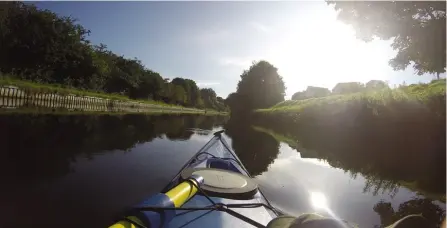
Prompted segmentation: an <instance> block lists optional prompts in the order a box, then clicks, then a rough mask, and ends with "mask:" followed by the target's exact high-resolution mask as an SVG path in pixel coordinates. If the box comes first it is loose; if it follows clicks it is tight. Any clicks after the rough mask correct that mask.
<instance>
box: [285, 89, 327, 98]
mask: <svg viewBox="0 0 447 228" xmlns="http://www.w3.org/2000/svg"><path fill="white" fill-rule="evenodd" d="M330 94H331V91H330V90H329V89H328V88H323V87H316V86H308V87H307V89H306V90H305V91H302V92H296V93H294V94H293V95H292V100H304V99H309V98H314V97H325V96H328V95H330Z"/></svg>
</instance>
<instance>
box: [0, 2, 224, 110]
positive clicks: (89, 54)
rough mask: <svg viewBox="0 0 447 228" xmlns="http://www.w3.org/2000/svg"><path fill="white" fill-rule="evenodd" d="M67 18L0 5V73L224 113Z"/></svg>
mask: <svg viewBox="0 0 447 228" xmlns="http://www.w3.org/2000/svg"><path fill="white" fill-rule="evenodd" d="M89 34H90V30H88V29H86V28H84V27H83V26H82V25H80V24H78V23H77V21H76V20H75V19H74V18H72V17H66V16H59V15H57V14H56V13H54V12H51V11H49V10H43V9H38V8H37V7H35V6H34V5H32V4H29V3H22V2H1V3H0V72H1V73H2V74H6V75H9V76H12V77H14V78H17V79H21V80H30V81H33V82H36V83H51V84H60V85H64V86H67V87H73V88H78V89H84V90H92V91H98V92H105V93H115V94H121V95H125V96H128V97H130V98H133V99H151V100H157V101H164V102H166V103H171V104H178V105H183V106H188V107H196V108H210V109H216V110H221V111H223V110H225V109H226V107H225V105H224V104H223V98H221V97H218V96H217V95H216V93H215V92H214V90H213V89H211V88H203V89H200V88H199V87H198V86H197V83H196V82H195V81H194V80H191V79H185V78H174V79H172V80H170V79H168V78H163V77H162V75H160V74H159V73H157V72H155V71H153V70H150V69H148V68H147V67H146V66H144V65H143V63H142V62H141V61H140V60H138V59H136V58H134V59H129V58H125V57H123V56H120V55H117V54H115V53H113V52H112V51H111V50H108V49H107V46H106V45H105V44H102V43H101V44H99V45H95V44H92V43H91V42H90V40H88V36H89Z"/></svg>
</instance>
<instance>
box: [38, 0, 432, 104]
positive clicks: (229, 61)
mask: <svg viewBox="0 0 447 228" xmlns="http://www.w3.org/2000/svg"><path fill="white" fill-rule="evenodd" d="M35 4H36V5H37V6H38V7H39V8H44V9H49V10H51V11H53V12H56V13H57V14H59V15H61V16H72V17H74V18H76V19H78V22H79V23H80V24H81V25H83V26H84V27H85V28H87V29H90V30H91V34H90V36H89V39H90V40H91V41H92V42H93V44H99V43H104V44H106V45H107V47H108V49H109V50H111V51H113V52H114V53H117V54H119V55H124V56H125V57H128V58H134V57H136V58H138V59H140V60H141V61H142V63H143V64H144V65H145V66H146V67H147V68H148V69H151V70H154V71H156V72H158V73H160V74H161V75H162V76H163V77H164V78H170V79H173V78H175V77H182V78H190V79H193V80H195V81H196V82H197V84H198V86H199V87H201V88H206V87H208V88H212V89H214V90H215V91H216V93H217V95H218V96H222V97H223V98H226V97H227V95H228V94H229V93H231V92H235V91H236V86H237V83H238V81H239V79H240V75H241V74H242V72H243V70H244V69H248V68H249V66H250V65H251V64H252V62H253V61H259V60H267V61H268V62H270V63H272V64H273V65H274V66H275V67H277V68H278V69H279V70H278V72H279V74H280V75H281V76H282V77H283V80H284V82H285V85H286V87H287V89H286V98H290V97H291V96H292V94H293V93H295V92H298V91H302V90H305V89H306V88H307V86H322V87H326V88H329V89H332V88H333V87H334V86H335V85H336V84H337V83H338V82H349V81H358V82H363V83H366V82H368V81H369V80H372V79H378V80H384V81H387V82H388V83H390V85H397V84H402V83H403V82H404V81H405V83H407V84H411V83H418V82H429V81H430V80H432V79H434V78H435V77H434V76H433V75H424V76H418V75H416V74H415V73H414V71H413V69H412V68H411V67H409V68H407V70H405V71H393V69H392V68H391V67H390V66H389V65H388V61H389V59H391V58H392V57H394V56H395V53H396V52H395V51H394V50H392V48H391V47H390V44H391V41H389V40H388V41H383V40H374V41H372V42H369V43H365V42H363V41H361V40H358V39H356V37H355V32H354V30H353V29H352V28H351V27H350V26H349V25H346V24H343V23H342V22H340V21H338V20H337V19H336V16H337V13H336V11H335V10H334V9H333V8H332V6H328V5H327V4H326V3H325V2H324V1H301V2H38V3H35Z"/></svg>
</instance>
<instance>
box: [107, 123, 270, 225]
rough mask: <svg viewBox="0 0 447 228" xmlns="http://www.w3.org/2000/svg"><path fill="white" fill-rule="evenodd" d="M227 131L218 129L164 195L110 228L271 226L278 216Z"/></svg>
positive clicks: (169, 185) (146, 203)
mask: <svg viewBox="0 0 447 228" xmlns="http://www.w3.org/2000/svg"><path fill="white" fill-rule="evenodd" d="M222 133H223V130H222V131H218V132H216V133H214V137H213V138H212V139H211V140H210V141H209V142H208V143H206V144H205V146H203V147H202V148H201V149H200V150H199V151H198V152H197V153H196V154H195V155H194V156H193V157H192V158H191V159H190V160H189V161H188V162H187V163H185V165H184V166H183V167H182V168H181V169H180V171H179V172H178V173H177V175H175V177H174V178H173V179H172V180H171V181H170V182H169V184H168V185H167V186H166V187H165V188H164V189H163V190H162V191H161V193H158V194H155V195H153V196H152V197H150V198H148V199H147V200H145V201H143V202H142V203H140V204H138V205H136V206H135V207H134V208H133V209H132V210H131V211H129V212H127V213H126V216H125V217H123V218H122V219H120V220H119V221H118V222H117V223H115V224H113V225H112V226H110V228H127V227H138V228H141V227H211V226H212V227H214V228H218V227H221V228H226V227H242V228H243V227H253V226H254V227H265V226H266V224H267V223H268V222H269V221H270V220H272V219H273V218H275V217H277V216H278V215H279V213H278V212H277V211H276V210H275V209H274V208H273V207H272V206H271V205H270V203H269V201H268V200H267V199H266V198H265V196H264V195H263V194H262V192H261V191H260V190H259V188H258V185H257V184H256V182H255V181H254V180H253V179H252V178H251V176H250V174H249V173H248V171H247V170H246V169H245V167H244V166H243V165H242V163H241V161H240V160H239V158H238V157H237V156H236V154H235V153H234V152H233V151H232V150H231V149H230V147H229V146H228V144H227V143H226V141H225V140H224V139H223V138H222Z"/></svg>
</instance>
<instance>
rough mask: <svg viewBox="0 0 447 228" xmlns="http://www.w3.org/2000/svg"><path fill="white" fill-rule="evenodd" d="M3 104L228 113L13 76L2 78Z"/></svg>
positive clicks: (0, 101)
mask: <svg viewBox="0 0 447 228" xmlns="http://www.w3.org/2000/svg"><path fill="white" fill-rule="evenodd" d="M0 107H4V108H9V111H11V109H14V110H15V111H20V112H26V111H29V110H31V111H32V110H37V109H40V110H45V109H49V111H50V112H66V111H76V112H79V111H81V112H145V113H185V114H187V113H203V114H206V115H226V114H227V113H226V112H218V111H215V110H209V109H208V110H204V109H196V108H186V107H183V106H179V105H172V104H166V103H163V102H160V101H151V100H133V99H130V98H129V97H126V96H122V95H118V94H106V93H97V92H92V91H86V90H79V89H73V88H66V87H64V86H61V85H49V84H39V83H34V82H29V81H22V80H16V79H10V78H0Z"/></svg>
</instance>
